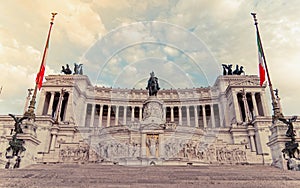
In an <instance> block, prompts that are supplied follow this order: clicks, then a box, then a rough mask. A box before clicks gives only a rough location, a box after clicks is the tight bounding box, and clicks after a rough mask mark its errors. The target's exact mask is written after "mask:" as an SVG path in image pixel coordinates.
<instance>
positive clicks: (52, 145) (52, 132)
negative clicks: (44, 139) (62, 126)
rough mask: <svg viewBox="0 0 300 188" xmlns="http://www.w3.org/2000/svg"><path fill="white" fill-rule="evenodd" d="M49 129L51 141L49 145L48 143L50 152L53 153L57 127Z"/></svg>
mask: <svg viewBox="0 0 300 188" xmlns="http://www.w3.org/2000/svg"><path fill="white" fill-rule="evenodd" d="M51 129H52V130H51V135H52V139H51V143H50V150H51V151H53V150H54V149H55V144H56V139H57V133H58V127H57V126H54V127H52V128H51Z"/></svg>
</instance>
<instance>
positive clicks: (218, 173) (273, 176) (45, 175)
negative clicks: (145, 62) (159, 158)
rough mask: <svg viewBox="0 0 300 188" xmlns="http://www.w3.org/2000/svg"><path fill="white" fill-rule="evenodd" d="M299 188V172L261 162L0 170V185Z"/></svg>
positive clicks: (46, 166) (73, 166) (44, 187)
mask: <svg viewBox="0 0 300 188" xmlns="http://www.w3.org/2000/svg"><path fill="white" fill-rule="evenodd" d="M288 186H289V187H295V188H296V187H300V172H295V171H283V170H280V169H277V168H274V167H270V166H261V165H233V166H230V165H221V166H147V167H132V166H130V167H129V166H119V165H101V164H82V165H80V164H68V165H66V164H51V165H50V164H38V165H31V166H30V167H28V168H26V169H1V170H0V187H42V188H46V187H138V188H140V187H151V188H152V187H164V188H165V187H222V188H226V187H230V188H231V187H233V188H242V187H263V188H265V187H274V188H275V187H276V188H280V187H288Z"/></svg>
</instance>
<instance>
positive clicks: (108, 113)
mask: <svg viewBox="0 0 300 188" xmlns="http://www.w3.org/2000/svg"><path fill="white" fill-rule="evenodd" d="M110 113H111V105H108V110H107V124H106V127H109V126H110Z"/></svg>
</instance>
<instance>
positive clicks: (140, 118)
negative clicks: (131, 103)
mask: <svg viewBox="0 0 300 188" xmlns="http://www.w3.org/2000/svg"><path fill="white" fill-rule="evenodd" d="M142 119H143V107H142V106H140V114H139V121H140V122H141V121H142Z"/></svg>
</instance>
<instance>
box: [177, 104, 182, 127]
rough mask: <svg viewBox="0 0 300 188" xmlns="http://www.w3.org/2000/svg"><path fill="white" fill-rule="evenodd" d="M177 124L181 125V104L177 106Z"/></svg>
mask: <svg viewBox="0 0 300 188" xmlns="http://www.w3.org/2000/svg"><path fill="white" fill-rule="evenodd" d="M178 116H179V125H182V111H181V106H178Z"/></svg>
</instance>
